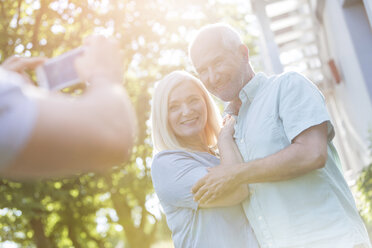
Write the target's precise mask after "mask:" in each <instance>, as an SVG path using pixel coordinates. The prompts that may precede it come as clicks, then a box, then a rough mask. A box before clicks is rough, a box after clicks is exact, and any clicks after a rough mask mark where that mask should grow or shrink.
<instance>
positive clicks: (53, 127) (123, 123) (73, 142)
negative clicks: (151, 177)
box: [1, 84, 135, 178]
mask: <svg viewBox="0 0 372 248" xmlns="http://www.w3.org/2000/svg"><path fill="white" fill-rule="evenodd" d="M38 108H39V115H38V118H37V120H36V124H35V127H34V129H33V132H32V134H31V137H30V139H29V141H28V143H27V144H26V146H25V147H24V149H23V150H22V152H21V153H20V154H19V156H18V157H17V159H16V161H15V162H14V163H13V164H11V165H10V166H9V167H8V169H6V170H5V171H2V173H1V174H2V175H4V176H6V177H11V178H40V177H51V176H66V175H71V174H74V173H79V172H88V171H103V170H105V169H108V168H109V167H111V166H113V165H119V164H120V163H121V162H123V161H125V160H126V159H127V158H128V157H129V154H130V149H131V147H132V142H133V137H132V135H133V134H134V122H135V117H134V114H133V110H132V107H131V105H130V102H129V98H128V96H127V94H126V92H125V91H124V89H123V88H122V87H121V86H120V85H111V84H108V85H103V84H102V86H100V85H92V88H91V89H90V92H87V95H84V96H83V97H81V99H73V100H72V99H70V98H69V97H64V96H62V95H59V94H55V95H49V96H47V97H45V98H41V99H38Z"/></svg>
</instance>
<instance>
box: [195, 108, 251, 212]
mask: <svg viewBox="0 0 372 248" xmlns="http://www.w3.org/2000/svg"><path fill="white" fill-rule="evenodd" d="M224 124H225V125H224V127H223V129H222V130H221V132H220V135H219V137H218V149H219V152H220V160H221V165H220V166H225V168H227V169H228V170H236V169H237V168H235V165H237V164H241V163H243V162H244V160H243V158H242V156H241V154H240V151H239V148H238V146H237V145H236V143H235V141H234V138H233V134H234V124H235V120H234V118H233V117H231V116H229V115H228V116H227V117H226V118H225V123H224ZM207 194H208V193H207ZM248 196H249V189H248V185H247V184H241V185H240V186H239V187H237V188H236V189H234V190H232V191H229V192H226V193H224V194H223V195H222V196H220V197H218V198H216V200H213V201H211V202H208V203H199V207H202V208H208V207H224V206H233V205H236V204H239V203H241V202H242V201H243V200H244V199H246V198H247V197H248Z"/></svg>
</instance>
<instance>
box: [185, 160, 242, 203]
mask: <svg viewBox="0 0 372 248" xmlns="http://www.w3.org/2000/svg"><path fill="white" fill-rule="evenodd" d="M208 171H209V173H208V174H207V175H206V176H205V177H203V178H202V179H200V180H199V181H198V182H196V184H195V185H194V186H193V187H192V193H193V194H194V201H197V202H199V204H208V203H209V202H211V201H214V200H216V199H218V198H219V197H221V196H222V195H223V194H225V193H227V192H231V191H233V190H235V189H236V188H237V187H238V186H239V183H238V182H237V180H235V177H236V173H235V171H236V170H235V169H234V168H233V167H231V166H227V165H219V166H217V167H213V168H209V169H208Z"/></svg>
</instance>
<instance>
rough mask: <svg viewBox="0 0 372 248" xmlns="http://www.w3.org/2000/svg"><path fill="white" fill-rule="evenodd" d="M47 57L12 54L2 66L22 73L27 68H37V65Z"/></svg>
mask: <svg viewBox="0 0 372 248" xmlns="http://www.w3.org/2000/svg"><path fill="white" fill-rule="evenodd" d="M46 59H47V58H45V57H32V58H25V57H19V56H12V57H10V58H8V59H6V60H5V61H4V63H3V64H2V66H3V67H4V68H5V69H7V70H10V71H15V72H18V73H22V72H23V71H24V70H27V69H35V68H36V67H37V66H39V65H41V64H43V63H44V62H45V61H46Z"/></svg>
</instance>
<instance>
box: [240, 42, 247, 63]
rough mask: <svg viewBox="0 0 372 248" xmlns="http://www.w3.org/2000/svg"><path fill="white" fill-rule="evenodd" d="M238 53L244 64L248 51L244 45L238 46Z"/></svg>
mask: <svg viewBox="0 0 372 248" xmlns="http://www.w3.org/2000/svg"><path fill="white" fill-rule="evenodd" d="M239 53H240V54H241V55H242V58H243V59H244V61H245V62H248V61H249V49H248V47H247V46H246V45H244V44H241V45H240V46H239Z"/></svg>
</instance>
